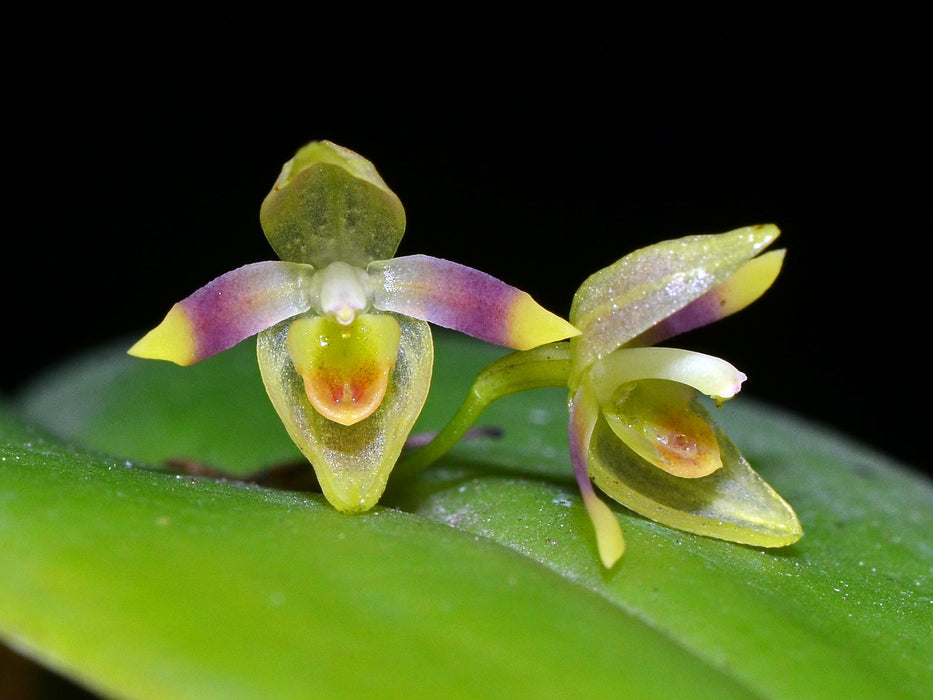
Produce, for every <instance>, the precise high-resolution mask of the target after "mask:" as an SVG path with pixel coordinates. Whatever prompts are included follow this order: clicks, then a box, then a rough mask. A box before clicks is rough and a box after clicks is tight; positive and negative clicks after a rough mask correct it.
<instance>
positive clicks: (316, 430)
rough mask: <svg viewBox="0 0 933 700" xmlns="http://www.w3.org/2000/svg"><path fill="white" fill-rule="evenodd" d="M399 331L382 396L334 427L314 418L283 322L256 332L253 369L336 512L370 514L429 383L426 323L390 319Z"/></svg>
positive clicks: (429, 346)
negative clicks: (357, 417)
mask: <svg viewBox="0 0 933 700" xmlns="http://www.w3.org/2000/svg"><path fill="white" fill-rule="evenodd" d="M395 321H396V322H397V323H398V326H399V330H400V339H399V349H398V356H397V359H396V363H395V367H394V368H393V369H392V370H391V372H390V373H389V379H388V383H387V386H386V393H385V396H384V398H383V399H382V402H381V403H380V404H379V407H378V408H377V409H376V410H375V411H373V412H372V414H371V415H369V417H367V418H365V419H364V420H361V421H359V422H357V423H354V424H353V425H341V424H340V423H337V422H335V421H332V420H330V419H328V418H326V417H324V416H323V415H321V414H320V413H319V412H318V410H317V409H316V408H314V406H313V405H312V404H311V401H310V400H309V399H308V396H307V393H306V392H305V386H304V380H303V379H302V378H301V376H299V374H298V372H296V370H295V365H294V362H293V360H292V357H291V354H290V353H289V349H288V335H289V328H290V326H291V323H290V322H287V321H286V322H283V323H280V324H278V325H276V326H274V327H273V328H270V329H268V330H266V331H263V332H262V333H260V334H259V338H258V343H257V349H258V355H259V369H260V371H261V373H262V379H263V383H264V384H265V386H266V391H267V392H268V394H269V398H270V399H271V401H272V405H273V406H275V410H276V412H278V414H279V417H280V418H281V419H282V422H283V423H284V424H285V428H286V430H287V431H288V434H289V435H290V436H291V438H292V440H293V441H294V442H295V444H296V445H298V448H299V449H300V450H301V451H302V452H303V453H304V455H305V456H306V457H307V458H308V460H309V461H310V462H311V464H312V465H313V466H314V471H315V474H316V475H317V478H318V481H319V482H320V484H321V488H322V490H323V491H324V495H325V496H326V497H327V500H328V501H330V503H331V504H332V505H333V506H334V507H335V508H337V509H338V510H341V511H343V512H347V513H358V512H362V511H366V510H369V509H370V508H372V507H373V506H374V505H375V504H376V503H377V501H378V500H379V498H380V496H381V495H382V492H383V490H384V489H385V485H386V481H387V480H388V478H389V474H390V473H391V471H392V467H393V466H394V465H395V461H396V459H398V456H399V453H400V452H401V451H402V447H403V446H404V444H405V440H406V439H407V438H408V434H409V432H411V429H412V426H413V425H414V424H415V420H416V419H417V418H418V415H419V413H420V412H421V408H422V406H423V405H424V401H425V398H426V397H427V394H428V388H429V387H430V385H431V372H432V369H433V365H434V346H433V342H432V340H431V330H430V327H429V326H428V324H427V323H425V322H423V321H418V320H416V319H412V318H407V317H404V316H396V317H395Z"/></svg>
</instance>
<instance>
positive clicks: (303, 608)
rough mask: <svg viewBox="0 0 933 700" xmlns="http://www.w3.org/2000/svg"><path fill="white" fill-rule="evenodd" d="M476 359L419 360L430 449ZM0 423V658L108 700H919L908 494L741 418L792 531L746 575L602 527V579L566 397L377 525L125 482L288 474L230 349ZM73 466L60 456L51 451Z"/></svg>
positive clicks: (255, 393) (741, 553)
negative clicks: (8, 654) (174, 461)
mask: <svg viewBox="0 0 933 700" xmlns="http://www.w3.org/2000/svg"><path fill="white" fill-rule="evenodd" d="M500 354H501V352H500V351H499V350H496V349H492V348H490V347H488V346H483V345H481V344H478V343H475V342H472V341H468V340H463V339H460V338H454V337H452V336H450V335H447V334H438V338H437V369H436V372H435V381H434V384H433V391H432V394H431V396H430V397H429V399H428V403H427V404H426V407H425V411H424V413H423V415H422V418H421V420H420V421H419V424H418V426H416V431H418V430H436V429H438V428H440V427H441V426H442V425H443V424H444V423H445V422H446V420H447V419H448V418H449V417H450V415H452V413H453V412H454V410H455V409H456V406H457V405H458V404H459V402H460V400H461V399H462V397H463V395H464V394H465V392H466V390H467V388H468V386H469V384H470V382H471V381H472V378H473V376H475V374H476V372H477V371H478V370H479V369H481V368H482V367H483V366H484V365H485V364H486V363H487V362H488V361H490V360H491V359H493V358H495V357H498V356H499V355H500ZM16 408H17V409H18V410H19V411H20V414H21V415H23V416H26V417H28V418H29V419H30V420H32V421H35V422H36V423H38V424H41V425H42V426H43V429H44V430H50V431H52V432H54V433H56V434H58V435H60V436H63V437H64V440H65V442H61V441H59V439H56V438H51V437H49V436H48V435H46V434H45V433H43V432H40V430H39V429H37V428H36V427H34V426H30V425H26V424H24V423H23V422H22V421H21V420H20V418H18V417H15V416H13V415H11V414H10V413H7V414H5V415H3V416H2V418H0V458H2V461H0V636H2V638H3V639H4V640H5V641H6V642H7V643H9V644H11V645H13V646H15V647H17V648H19V649H23V650H25V651H26V652H27V653H29V654H30V655H32V656H34V657H36V658H38V659H40V660H42V661H43V662H45V663H48V664H50V665H52V666H53V667H55V668H57V669H59V670H61V671H63V672H65V673H67V674H69V675H71V676H73V677H76V678H79V679H81V680H82V681H83V682H85V683H87V684H88V685H90V686H91V687H94V688H97V689H99V690H103V691H105V692H109V693H115V694H120V695H127V696H131V697H151V696H153V695H163V696H184V697H195V696H197V697H213V696H219V695H223V696H224V697H235V696H252V697H255V696H257V695H262V696H265V697H269V696H296V695H302V696H320V695H331V696H333V695H340V696H342V697H347V696H351V697H352V696H360V695H363V694H367V695H375V696H380V695H395V696H397V695H399V694H403V693H406V692H408V693H416V694H418V695H422V696H423V695H424V694H426V693H427V694H433V695H442V694H448V695H449V694H454V695H457V696H471V697H477V696H479V697H482V696H499V697H501V696H510V695H511V696H515V695H518V696H542V697H561V696H562V697H567V696H575V697H581V696H583V697H597V696H600V697H603V696H609V697H624V696H627V695H630V696H635V697H671V698H673V697H678V698H679V697H685V696H689V697H698V696H700V695H703V694H706V695H708V696H709V697H729V696H733V695H735V696H743V695H744V696H747V697H765V698H825V697H873V698H897V697H907V698H909V697H917V698H920V697H924V696H925V695H926V693H927V690H928V688H929V687H931V685H933V602H931V598H930V591H931V589H933V535H931V533H933V487H931V485H930V483H929V482H928V481H926V480H924V479H922V478H920V477H919V476H917V475H916V474H913V473H911V472H909V471H907V470H905V469H904V468H902V467H901V466H899V465H896V464H893V463H891V461H890V460H888V459H887V458H885V457H883V456H881V455H877V454H874V453H872V452H871V451H869V450H866V449H865V448H863V447H860V446H858V445H855V444H852V443H849V442H847V441H845V440H843V439H841V438H840V437H838V436H836V435H834V434H831V433H828V432H826V431H824V430H822V429H820V428H818V427H816V426H813V425H811V424H808V423H805V422H802V421H800V420H798V419H796V418H794V417H793V416H790V415H788V414H786V413H782V412H778V411H775V410H773V409H770V408H767V407H764V406H760V405H757V404H756V403H754V402H753V401H750V400H749V399H748V398H747V397H739V398H738V399H736V400H735V401H732V402H730V403H729V404H728V405H727V406H726V407H725V408H723V409H722V410H720V411H717V412H716V418H717V422H719V423H720V424H721V425H723V427H724V428H725V429H726V430H727V432H728V433H729V435H730V436H731V438H732V439H733V441H734V442H735V443H736V444H737V445H738V446H739V448H740V449H741V450H742V452H743V453H744V454H745V455H746V457H748V459H749V461H750V462H751V463H752V464H753V466H754V467H755V468H756V469H757V470H758V471H759V472H761V473H762V475H763V476H764V477H765V478H766V479H767V480H768V482H769V483H771V484H772V485H773V486H774V487H775V488H776V489H777V490H778V491H779V492H780V493H781V494H782V495H783V496H784V497H785V498H786V499H787V500H788V501H789V502H790V503H791V504H792V505H793V506H794V507H795V509H796V510H797V513H798V514H799V515H800V518H801V521H802V522H803V525H804V528H805V530H806V535H805V536H804V538H803V540H801V541H800V542H798V543H797V544H795V545H793V546H791V547H788V548H785V549H782V550H761V549H758V548H754V547H749V546H743V545H736V544H731V543H727V542H721V541H718V540H713V539H707V538H703V537H700V536H697V535H691V534H686V533H682V532H678V531H676V530H672V529H669V528H665V527H663V526H660V525H657V524H655V523H652V522H650V521H648V520H645V519H643V518H641V517H639V516H636V515H633V514H631V513H629V512H627V511H625V510H624V509H623V508H621V507H617V510H618V517H619V518H620V520H621V521H622V525H623V528H624V529H625V532H626V539H627V542H628V549H627V551H626V554H625V557H624V558H623V559H622V561H621V563H620V564H619V565H618V566H617V567H615V568H614V569H613V570H611V571H608V572H607V571H605V570H603V568H602V565H601V564H600V562H599V559H598V555H597V553H596V545H595V542H594V540H593V535H592V528H591V527H590V526H589V521H588V520H587V518H586V514H585V512H584V509H583V506H582V503H581V502H580V499H579V496H578V494H577V491H576V489H575V486H574V483H573V479H572V476H571V473H570V467H569V460H568V457H567V436H566V433H567V411H566V390H560V389H553V390H552V389H540V390H535V391H531V392H527V393H523V394H518V395H515V396H512V397H508V398H505V399H503V400H502V401H500V402H498V403H497V404H494V405H493V406H492V407H491V408H490V409H489V410H488V411H487V412H486V413H485V414H484V416H483V419H482V423H483V424H485V425H489V426H494V427H498V428H502V429H503V431H504V433H503V436H502V437H501V438H500V439H474V440H467V441H463V442H462V443H461V444H459V445H458V446H457V447H456V448H455V449H454V450H453V451H452V452H451V453H450V454H449V455H448V456H447V457H445V458H444V459H443V460H442V462H441V463H440V464H439V465H438V466H437V467H435V468H433V469H430V470H428V471H427V472H425V473H423V474H422V475H420V476H418V477H417V478H415V479H413V480H412V481H409V482H399V483H393V482H392V480H390V488H389V491H388V492H387V494H386V497H385V499H384V501H383V502H384V504H385V506H386V507H380V508H377V509H375V510H374V511H372V512H371V513H369V514H365V515H359V516H347V515H341V514H339V513H337V512H336V511H334V510H333V509H332V508H330V507H329V506H327V505H326V504H325V502H324V501H323V499H322V498H321V497H320V496H319V495H317V494H303V493H296V492H289V491H275V490H271V489H267V488H260V487H258V486H254V485H245V484H242V483H239V482H233V481H213V480H210V479H205V478H194V477H187V476H185V477H179V476H175V475H171V474H165V473H159V472H156V471H151V470H149V469H146V468H144V465H143V464H142V462H146V463H148V464H153V465H155V464H158V463H160V462H161V461H162V460H165V459H167V458H179V457H183V458H186V459H191V460H196V461H199V462H206V463H209V464H212V465H214V466H216V467H222V468H224V469H229V470H234V471H236V472H237V473H240V474H244V473H247V472H249V471H251V470H254V469H256V468H257V467H262V466H268V465H271V464H277V463H281V462H283V461H289V460H292V459H294V458H296V457H297V456H298V454H297V450H296V449H295V448H294V447H293V446H291V443H290V441H289V440H288V438H287V436H286V434H285V431H284V429H283V428H282V426H281V424H279V423H278V421H277V419H276V417H275V414H274V411H273V410H272V408H271V406H270V405H269V403H268V400H267V399H266V398H265V396H264V393H263V390H262V385H261V382H260V380H259V377H258V371H257V370H256V369H255V354H254V350H253V348H252V347H251V344H245V345H244V346H240V347H237V348H235V349H234V350H232V351H229V352H227V353H224V354H222V355H219V356H217V357H215V358H212V359H211V360H208V361H206V362H205V363H201V364H200V365H197V366H195V367H191V368H184V369H183V368H178V367H174V366H169V365H161V364H158V363H145V362H137V361H133V360H132V359H130V358H125V357H123V356H122V354H120V352H119V351H115V350H106V349H105V350H102V351H100V352H98V353H95V354H93V355H91V356H89V357H86V358H84V359H82V360H80V361H74V362H72V363H70V365H69V366H68V367H66V368H63V369H62V370H61V371H59V372H56V373H50V374H49V375H47V376H46V377H44V378H43V379H41V380H39V381H37V382H36V383H35V384H34V385H33V386H32V387H30V389H29V390H28V391H27V392H26V393H25V394H23V395H22V397H21V400H20V401H19V402H18V404H17V406H16ZM71 441H73V442H74V444H72V442H71Z"/></svg>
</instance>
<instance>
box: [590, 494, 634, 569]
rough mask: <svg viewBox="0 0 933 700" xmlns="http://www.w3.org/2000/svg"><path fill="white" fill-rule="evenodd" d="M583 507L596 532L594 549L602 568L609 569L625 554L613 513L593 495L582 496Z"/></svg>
mask: <svg viewBox="0 0 933 700" xmlns="http://www.w3.org/2000/svg"><path fill="white" fill-rule="evenodd" d="M583 505H585V506H586V512H587V515H589V516H590V521H591V522H592V523H593V529H594V530H595V532H596V547H597V549H598V550H599V558H600V559H601V560H602V562H603V566H605V567H606V568H607V569H611V568H612V567H613V566H615V565H616V562H618V561H619V559H621V558H622V555H623V554H624V553H625V538H624V537H623V535H622V527H621V526H620V525H619V520H618V518H616V515H615V513H613V512H612V510H611V509H610V508H609V506H607V505H606V504H605V503H603V502H602V501H601V500H600V499H599V496H597V495H596V494H595V493H589V494H584V496H583Z"/></svg>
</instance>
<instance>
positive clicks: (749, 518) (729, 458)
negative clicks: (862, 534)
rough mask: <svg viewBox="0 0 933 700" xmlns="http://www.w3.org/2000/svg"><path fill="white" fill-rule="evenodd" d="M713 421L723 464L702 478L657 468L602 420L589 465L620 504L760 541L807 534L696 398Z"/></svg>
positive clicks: (685, 526)
mask: <svg viewBox="0 0 933 700" xmlns="http://www.w3.org/2000/svg"><path fill="white" fill-rule="evenodd" d="M693 408H694V410H696V411H697V413H698V414H699V415H700V416H701V417H702V418H703V419H704V420H705V421H706V422H707V423H708V424H709V425H710V426H711V427H712V429H713V431H714V432H715V435H716V440H717V442H718V444H719V449H720V453H721V456H722V462H723V466H722V468H721V469H719V470H718V471H716V472H714V473H712V474H710V475H709V476H706V477H703V478H702V479H682V478H679V477H676V476H674V475H672V474H668V473H667V472H665V471H662V470H660V469H656V468H655V467H654V465H652V464H650V463H648V462H646V461H645V460H643V459H642V458H641V457H639V456H638V455H637V454H636V453H635V452H633V451H632V450H631V449H630V448H629V447H628V446H627V445H626V444H625V443H624V442H622V441H621V440H619V438H618V436H617V435H616V434H615V433H614V432H613V431H612V429H611V428H610V427H609V425H608V424H607V423H606V421H605V420H600V421H599V423H598V424H597V425H596V428H595V430H594V433H593V440H592V443H591V447H590V453H589V470H590V474H591V475H592V477H593V480H594V481H595V482H596V484H597V486H599V488H600V489H602V490H603V491H604V492H605V493H606V494H608V495H609V496H611V497H612V498H614V499H615V500H616V501H618V502H619V503H621V504H622V505H624V506H626V507H628V508H630V509H632V510H633V511H635V512H637V513H641V514H642V515H644V516H646V517H648V518H651V519H652V520H655V521H657V522H659V523H662V524H664V525H668V526H670V527H674V528H678V529H680V530H685V531H687V532H694V533H696V534H699V535H706V536H708V537H717V538H719V539H723V540H730V541H732V542H741V543H744V544H752V545H756V546H761V547H783V546H785V545H788V544H791V543H793V542H796V541H797V540H798V539H800V537H801V535H802V534H803V530H802V528H801V526H800V522H799V521H798V520H797V516H796V514H795V513H794V511H793V509H792V508H791V507H790V506H789V505H788V504H787V503H786V502H785V501H784V500H783V499H782V498H781V497H780V496H779V495H778V494H777V493H776V492H775V491H774V489H772V488H771V487H770V486H769V485H768V484H767V483H766V482H765V481H764V479H762V478H761V477H760V476H759V475H758V474H757V473H756V472H755V471H754V469H752V467H751V465H749V463H748V462H747V461H746V460H745V458H744V457H743V456H742V454H741V453H740V452H739V450H738V449H737V448H736V446H735V445H734V444H733V443H732V441H730V440H729V438H728V436H727V435H726V434H725V433H724V432H723V431H722V429H720V428H719V426H718V425H716V423H715V422H714V421H713V420H712V417H711V416H710V415H709V412H708V411H707V410H706V409H705V408H704V407H703V406H702V405H700V404H699V402H697V403H696V404H694V406H693Z"/></svg>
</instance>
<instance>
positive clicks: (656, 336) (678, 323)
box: [627, 249, 785, 346]
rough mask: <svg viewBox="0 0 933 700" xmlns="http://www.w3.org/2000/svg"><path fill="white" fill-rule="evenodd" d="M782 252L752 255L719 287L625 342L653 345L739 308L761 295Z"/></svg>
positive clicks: (777, 267) (773, 275) (778, 266)
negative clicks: (752, 256) (753, 256)
mask: <svg viewBox="0 0 933 700" xmlns="http://www.w3.org/2000/svg"><path fill="white" fill-rule="evenodd" d="M784 253H785V251H784V250H783V249H781V250H772V251H770V252H768V253H764V254H763V255H759V256H758V257H757V258H752V259H751V260H749V261H748V262H747V263H745V265H743V266H742V267H740V268H739V270H738V271H737V272H736V273H735V274H734V275H732V277H730V278H729V279H727V280H726V281H725V282H723V283H722V284H720V285H719V286H718V287H714V288H713V289H711V290H710V291H708V292H707V293H706V294H704V295H703V296H701V297H700V298H699V299H696V300H694V301H693V302H691V303H690V304H687V306H685V307H684V308H682V309H681V310H680V311H677V312H675V313H673V314H671V315H670V316H668V317H667V318H665V319H664V320H662V321H660V322H659V323H657V324H655V325H654V326H652V327H651V328H649V329H648V330H647V331H645V332H644V333H642V334H641V335H639V336H637V337H636V338H633V339H632V340H631V341H630V342H629V343H627V345H629V346H641V345H655V344H656V343H660V342H663V341H665V340H667V339H668V338H673V337H674V336H675V335H680V334H681V333H686V332H687V331H692V330H693V329H694V328H701V327H702V326H705V325H707V324H709V323H712V322H713V321H718V320H719V319H721V318H725V317H726V316H730V315H732V314H734V313H735V312H736V311H741V310H742V309H744V308H745V307H746V306H748V305H749V304H751V303H752V302H753V301H755V300H756V299H757V298H758V297H760V296H761V295H762V294H764V293H765V292H766V291H767V289H768V287H770V286H771V285H772V284H773V283H774V280H775V279H777V276H778V273H779V272H780V271H781V264H782V263H783V261H784Z"/></svg>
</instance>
